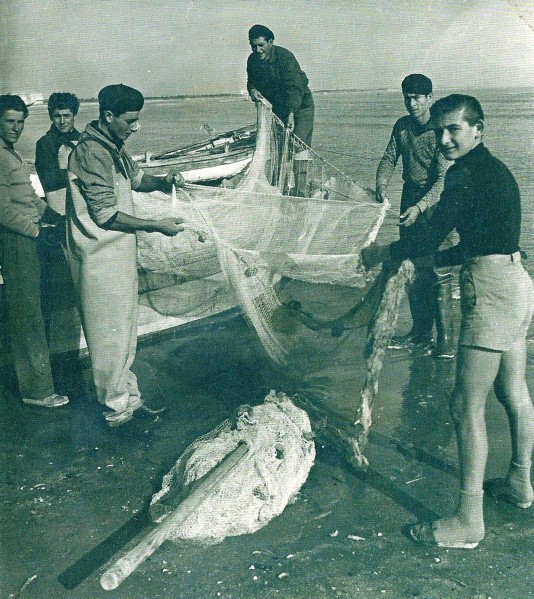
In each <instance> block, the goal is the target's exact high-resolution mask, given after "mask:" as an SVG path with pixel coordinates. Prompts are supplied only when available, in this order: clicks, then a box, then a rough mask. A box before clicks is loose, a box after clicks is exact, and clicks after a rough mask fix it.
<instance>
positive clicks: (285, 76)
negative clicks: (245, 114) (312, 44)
mask: <svg viewBox="0 0 534 599" xmlns="http://www.w3.org/2000/svg"><path fill="white" fill-rule="evenodd" d="M248 39H249V43H250V47H251V49H252V54H250V55H249V57H248V60H247V76H248V81H247V89H248V92H249V94H250V97H251V98H252V99H253V100H254V101H258V100H260V99H262V98H265V99H266V100H267V101H269V102H270V103H271V104H272V106H273V112H274V114H276V116H278V117H279V118H280V119H281V120H282V121H283V122H284V123H285V125H286V126H287V128H288V129H289V130H290V131H292V132H293V133H294V134H295V135H296V136H297V137H298V138H299V139H300V140H301V141H303V142H304V143H305V144H306V145H307V146H310V145H311V141H312V134H313V118H314V110H315V107H314V103H313V96H312V93H311V91H310V88H309V87H308V77H306V73H304V71H303V70H302V69H301V68H300V65H299V63H298V62H297V59H296V58H295V57H294V56H293V54H292V53H291V52H290V51H289V50H286V49H285V48H282V47H281V46H275V45H274V33H273V32H272V31H271V30H270V29H269V28H268V27H265V26H264V25H254V26H253V27H251V28H250V30H249V32H248Z"/></svg>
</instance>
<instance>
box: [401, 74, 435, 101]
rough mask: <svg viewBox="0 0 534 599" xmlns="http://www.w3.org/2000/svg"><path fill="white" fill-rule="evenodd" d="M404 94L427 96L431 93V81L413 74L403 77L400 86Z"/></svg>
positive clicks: (423, 76)
mask: <svg viewBox="0 0 534 599" xmlns="http://www.w3.org/2000/svg"><path fill="white" fill-rule="evenodd" d="M401 87H402V92H403V93H404V94H420V95H422V96H428V95H430V94H431V93H432V81H431V80H430V79H429V78H428V77H426V76H425V75H421V74H419V73H413V74H412V75H408V76H407V77H405V78H404V79H403V81H402V84H401Z"/></svg>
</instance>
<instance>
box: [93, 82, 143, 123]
mask: <svg viewBox="0 0 534 599" xmlns="http://www.w3.org/2000/svg"><path fill="white" fill-rule="evenodd" d="M144 103H145V99H144V97H143V94H142V93H141V92H140V91H138V90H137V89H134V88H133V87H129V86H128V85H124V84H122V83H116V84H113V85H107V86H106V87H103V88H102V89H101V90H100V91H99V92H98V105H99V107H100V113H102V112H103V111H106V110H110V111H111V112H112V113H113V114H114V115H115V116H120V115H121V114H123V113H124V112H138V111H139V110H141V109H142V108H143V105H144Z"/></svg>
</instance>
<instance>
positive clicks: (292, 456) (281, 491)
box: [150, 391, 315, 543]
mask: <svg viewBox="0 0 534 599" xmlns="http://www.w3.org/2000/svg"><path fill="white" fill-rule="evenodd" d="M240 444H246V446H247V449H248V451H247V452H246V453H245V454H244V455H243V457H242V458H241V459H240V460H239V461H238V462H237V464H236V465H235V467H234V468H233V469H232V470H231V471H230V472H228V473H227V474H226V475H225V476H224V477H221V479H220V481H218V483H217V484H215V485H214V486H213V487H212V489H211V491H210V493H206V494H205V495H202V496H201V497H199V499H198V502H197V505H196V509H195V510H194V511H192V512H191V514H190V515H189V516H188V517H186V518H184V519H183V520H182V521H181V522H180V524H179V526H177V527H176V528H173V530H172V534H171V536H170V537H169V538H170V539H171V540H176V539H192V540H196V541H201V542H203V543H214V542H218V541H221V540H223V539H224V538H225V537H227V536H236V535H241V534H247V533H251V532H254V531H256V530H258V529H259V528H261V527H262V526H264V525H265V524H266V523H267V522H269V521H270V520H271V519H272V518H274V517H275V516H278V515H279V514H281V513H282V511H283V510H284V508H285V507H286V505H287V504H288V503H289V502H291V500H292V499H294V498H295V496H296V495H297V493H298V491H299V489H300V488H301V486H302V485H303V484H304V482H305V481H306V478H307V477H308V473H309V471H310V468H311V467H312V465H313V462H314V459H315V445H314V442H313V440H312V430H311V424H310V420H309V418H308V416H307V414H306V412H305V411H304V410H302V409H300V408H298V407H296V406H295V405H294V403H293V402H292V401H291V400H290V399H289V398H288V397H287V396H286V395H284V394H283V393H279V394H276V393H274V392H273V391H271V393H270V394H269V395H268V396H267V397H266V398H265V401H264V402H263V403H262V404H260V405H257V406H254V407H251V406H241V407H240V408H239V410H238V413H237V416H236V418H235V419H234V420H233V421H231V420H226V421H224V422H223V423H222V424H220V425H219V426H218V427H217V428H216V429H214V430H213V431H211V432H210V433H208V434H206V435H204V436H202V437H200V438H198V439H197V440H196V441H195V442H194V443H192V444H191V445H190V446H189V447H188V448H187V449H186V450H185V452H184V453H183V454H182V455H181V457H180V458H179V460H178V461H177V462H176V464H175V465H174V467H173V468H172V470H171V471H170V472H169V473H168V474H167V475H166V476H165V477H164V478H163V485H162V489H161V491H159V492H158V493H156V494H155V495H154V496H153V497H152V501H151V503H150V514H151V517H152V519H153V520H154V521H155V522H161V521H163V520H164V519H165V518H166V517H167V516H168V514H169V513H171V512H172V511H173V510H174V509H176V507H177V506H179V505H180V504H181V501H182V500H183V497H184V494H187V493H188V492H189V489H191V487H194V483H195V481H197V480H198V479H201V478H202V477H203V476H205V475H206V474H207V473H209V472H211V471H212V470H213V469H214V468H215V467H216V466H217V465H218V464H220V463H221V462H222V461H223V460H224V458H225V456H227V455H228V454H230V453H231V452H232V451H233V450H235V449H236V448H237V447H238V446H239V445H240Z"/></svg>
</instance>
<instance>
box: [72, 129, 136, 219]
mask: <svg viewBox="0 0 534 599" xmlns="http://www.w3.org/2000/svg"><path fill="white" fill-rule="evenodd" d="M119 145H120V147H119ZM69 171H70V172H71V173H72V174H73V175H75V176H76V178H77V180H78V185H79V188H80V191H81V192H82V195H83V197H84V199H85V201H86V203H87V209H88V211H89V213H90V215H91V217H92V218H93V220H94V221H95V222H96V223H97V224H98V225H99V226H102V225H105V224H106V223H108V222H109V221H110V220H111V219H112V218H114V217H115V216H116V214H117V212H118V208H117V196H116V190H115V180H114V172H120V173H121V174H122V175H124V177H126V178H127V179H129V180H130V182H131V186H132V189H137V188H138V187H139V185H140V183H141V179H142V177H143V171H142V170H141V169H140V168H139V165H138V164H137V163H136V162H135V161H134V160H133V159H132V157H131V156H130V155H129V154H128V153H127V152H126V150H125V149H124V144H122V143H120V144H117V143H115V141H114V140H112V139H111V137H109V136H108V135H106V133H104V132H103V131H102V130H101V129H100V128H99V127H98V121H93V122H91V123H89V124H88V125H87V127H86V129H85V131H84V132H83V133H82V134H81V136H80V141H79V142H78V145H77V146H76V149H75V150H73V151H72V153H71V155H70V158H69Z"/></svg>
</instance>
